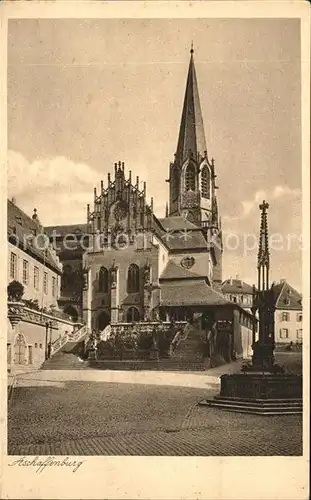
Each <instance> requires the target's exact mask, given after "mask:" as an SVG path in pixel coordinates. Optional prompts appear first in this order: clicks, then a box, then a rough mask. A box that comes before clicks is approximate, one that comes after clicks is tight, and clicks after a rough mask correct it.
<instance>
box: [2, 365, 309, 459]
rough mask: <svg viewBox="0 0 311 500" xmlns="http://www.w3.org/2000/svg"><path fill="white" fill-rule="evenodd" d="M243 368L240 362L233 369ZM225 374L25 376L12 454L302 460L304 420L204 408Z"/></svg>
mask: <svg viewBox="0 0 311 500" xmlns="http://www.w3.org/2000/svg"><path fill="white" fill-rule="evenodd" d="M238 369H239V367H238V365H237V364H233V365H230V366H229V367H227V369H226V371H227V372H230V371H231V372H232V371H234V370H238ZM220 370H221V371H220ZM223 371H224V368H223V367H221V368H220V369H214V370H210V371H209V372H207V373H171V372H116V371H114V372H112V371H99V370H98V371H97V370H77V371H74V370H72V371H70V370H64V371H62V370H55V371H52V370H51V371H49V370H45V371H37V372H33V373H26V374H20V375H19V376H18V377H17V378H16V380H15V386H14V389H13V391H12V394H11V398H10V401H9V417H8V443H9V444H8V453H9V454H10V455H26V454H27V455H56V454H57V455H159V456H161V455H162V456H164V455H165V456H175V455H176V456H184V455H196V456H213V455H218V456H219V455H220V456H234V455H235V456H243V455H244V456H249V455H255V456H258V455H262V456H275V455H291V456H299V455H301V454H302V417H301V416H300V415H285V416H268V417H267V416H266V417H265V416H261V415H247V414H239V413H232V412H225V411H222V410H219V409H217V408H208V407H200V406H198V405H197V402H198V401H200V400H202V399H206V398H207V397H211V396H213V395H215V394H216V393H217V392H218V390H219V375H220V373H221V372H223Z"/></svg>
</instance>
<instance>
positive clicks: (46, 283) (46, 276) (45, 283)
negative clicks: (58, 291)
mask: <svg viewBox="0 0 311 500" xmlns="http://www.w3.org/2000/svg"><path fill="white" fill-rule="evenodd" d="M43 291H44V293H45V294H46V295H47V293H48V273H44V276H43Z"/></svg>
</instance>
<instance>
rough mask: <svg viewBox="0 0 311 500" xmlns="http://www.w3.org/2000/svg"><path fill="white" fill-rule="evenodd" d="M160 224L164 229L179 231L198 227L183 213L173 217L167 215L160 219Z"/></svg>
mask: <svg viewBox="0 0 311 500" xmlns="http://www.w3.org/2000/svg"><path fill="white" fill-rule="evenodd" d="M158 221H159V222H160V224H161V225H162V226H163V227H164V229H167V230H171V231H179V230H181V231H182V230H184V229H197V227H198V226H196V225H195V224H193V223H192V222H190V221H189V220H188V219H186V218H185V217H183V216H182V215H176V216H171V217H165V218H163V219H158Z"/></svg>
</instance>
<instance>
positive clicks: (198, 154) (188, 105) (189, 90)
mask: <svg viewBox="0 0 311 500" xmlns="http://www.w3.org/2000/svg"><path fill="white" fill-rule="evenodd" d="M215 178H216V175H215V165H214V160H213V159H212V160H211V162H210V161H209V159H208V156H207V151H206V140H205V132H204V125H203V116H202V109H201V104H200V97H199V90H198V82H197V76H196V70H195V65H194V50H193V45H191V50H190V62H189V69H188V76H187V83H186V91H185V97H184V103H183V109H182V115H181V123H180V127H179V135H178V142H177V150H176V153H175V159H174V162H173V163H171V164H170V175H169V180H168V182H169V183H170V200H169V215H184V216H185V217H187V218H188V219H189V220H190V221H191V222H193V223H195V224H198V225H204V226H205V227H213V228H214V229H215V230H217V229H218V211H217V200H216V194H215V193H216V191H215V190H216V189H217V186H215Z"/></svg>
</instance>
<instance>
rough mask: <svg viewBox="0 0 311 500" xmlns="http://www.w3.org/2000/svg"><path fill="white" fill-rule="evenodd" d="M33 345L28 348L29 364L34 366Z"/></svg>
mask: <svg viewBox="0 0 311 500" xmlns="http://www.w3.org/2000/svg"><path fill="white" fill-rule="evenodd" d="M32 359H33V358H32V345H29V346H28V364H29V365H32Z"/></svg>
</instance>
